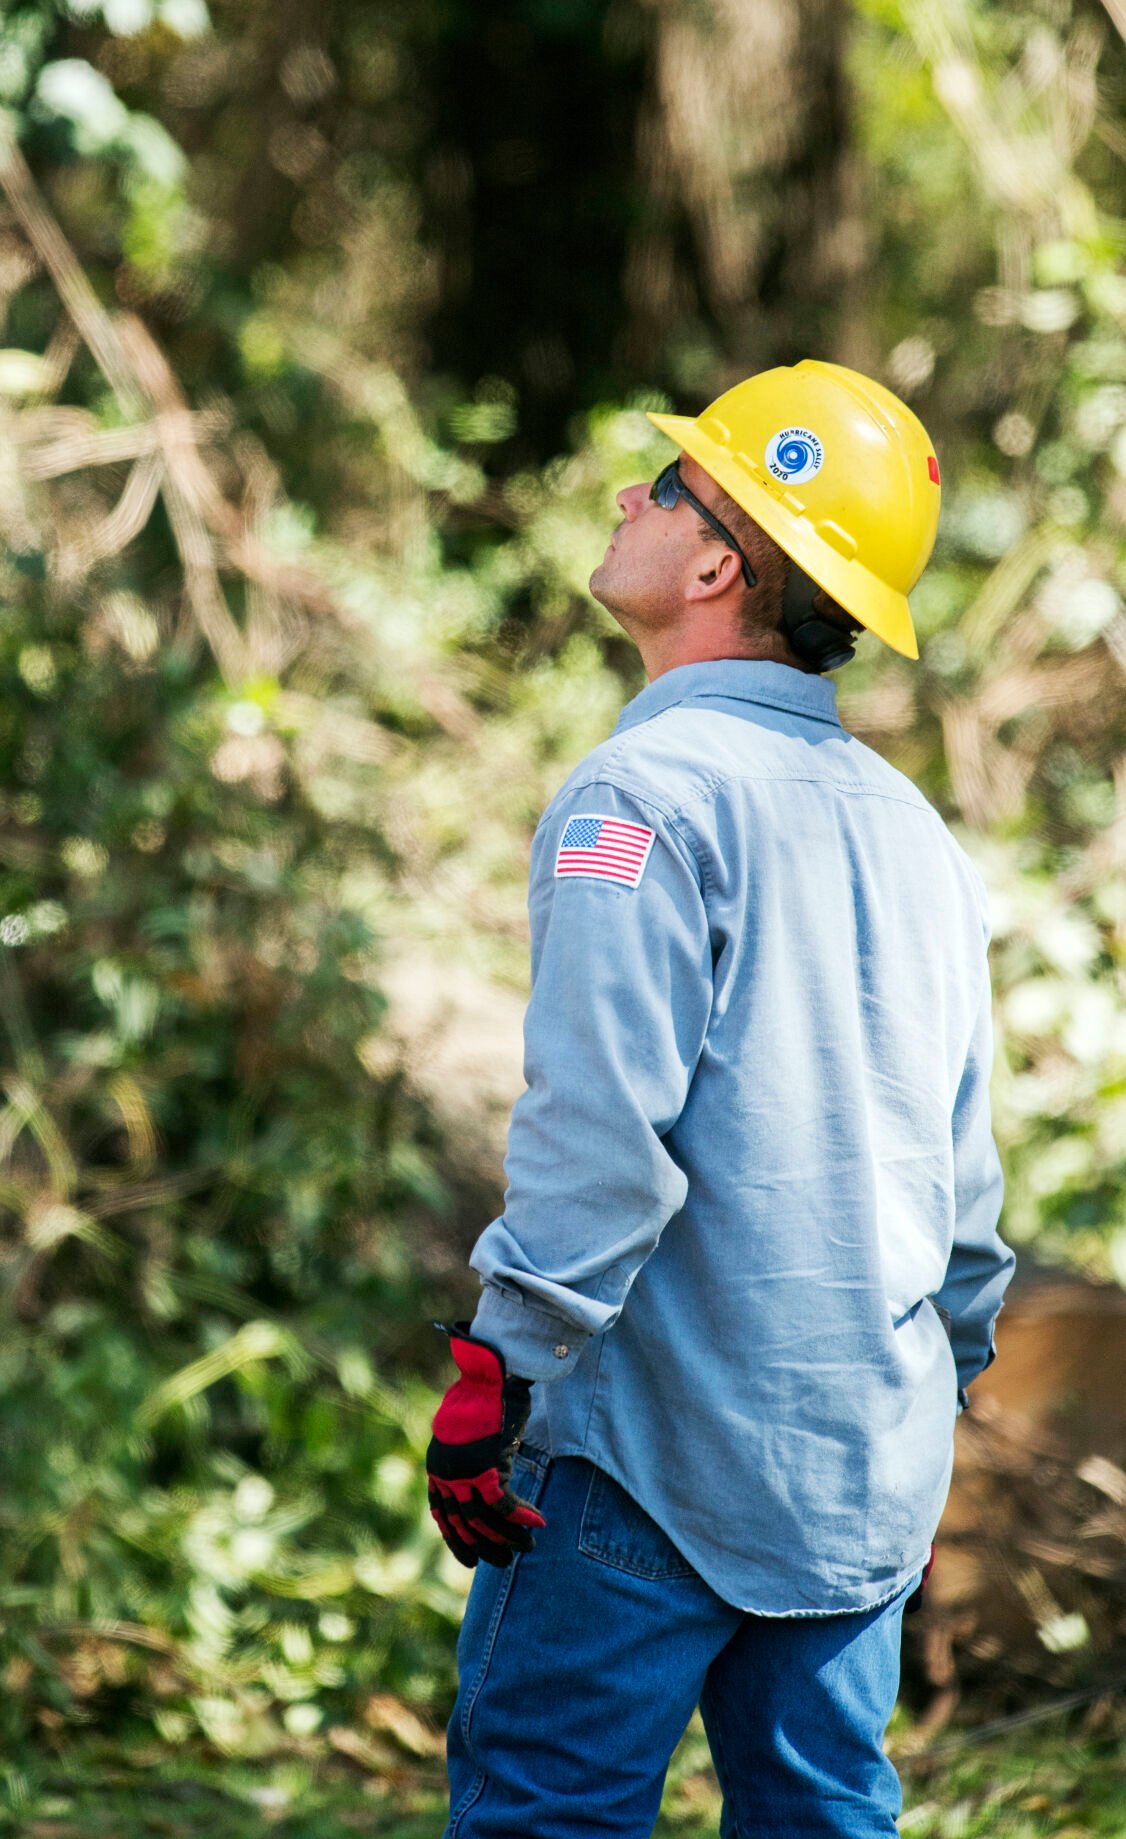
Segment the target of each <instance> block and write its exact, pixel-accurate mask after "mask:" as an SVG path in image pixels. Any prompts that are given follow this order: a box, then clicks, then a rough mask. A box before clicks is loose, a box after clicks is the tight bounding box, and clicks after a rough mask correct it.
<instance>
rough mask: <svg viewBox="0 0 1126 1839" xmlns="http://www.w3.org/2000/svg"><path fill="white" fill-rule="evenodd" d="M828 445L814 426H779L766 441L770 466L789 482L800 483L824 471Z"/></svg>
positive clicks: (776, 476)
mask: <svg viewBox="0 0 1126 1839" xmlns="http://www.w3.org/2000/svg"><path fill="white" fill-rule="evenodd" d="M824 458H825V449H824V447H822V445H821V442H820V441H819V440H818V438H817V436H816V434H814V432H813V430H812V429H811V428H780V429H779V430H778V433H777V434H775V435H772V436H771V438H770V440H768V441H767V443H766V465H767V470H768V471H769V472H772V473H773V474H774V477H775V478H776V479H781V480H782V481H783V483H784V484H786V485H801V483H802V482H803V480H805V479H812V478H813V475H814V473H819V472H820V471H821V465H822V462H823V460H824Z"/></svg>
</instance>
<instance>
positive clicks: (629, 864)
mask: <svg viewBox="0 0 1126 1839" xmlns="http://www.w3.org/2000/svg"><path fill="white" fill-rule="evenodd" d="M653 836H654V832H653V831H652V830H649V829H647V828H646V826H645V825H644V824H626V823H623V821H622V819H621V818H619V817H601V816H599V815H598V814H597V813H593V814H591V815H589V816H584V817H571V818H568V820H567V826H566V829H565V830H564V832H563V837H562V841H561V842H560V844H559V854H558V855H557V856H556V858H555V873H556V874H557V875H590V876H591V877H593V879H594V880H595V881H621V882H624V883H625V886H626V887H627V888H635V887H636V886H637V884H638V882H639V881H640V880H641V876H642V872H643V870H644V868H645V864H646V862H647V861H648V859H649V851H650V850H651V849H652V847H653Z"/></svg>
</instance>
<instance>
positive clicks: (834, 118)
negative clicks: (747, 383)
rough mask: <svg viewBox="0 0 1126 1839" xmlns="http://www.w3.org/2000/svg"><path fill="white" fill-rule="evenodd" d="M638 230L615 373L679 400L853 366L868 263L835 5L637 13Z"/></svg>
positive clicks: (842, 13)
mask: <svg viewBox="0 0 1126 1839" xmlns="http://www.w3.org/2000/svg"><path fill="white" fill-rule="evenodd" d="M648 6H649V8H650V10H651V11H652V14H653V18H654V33H653V39H652V47H651V59H652V62H651V70H650V80H649V85H648V91H647V94H646V97H645V100H644V103H643V105H642V108H641V111H640V116H639V123H638V168H639V173H640V178H641V182H642V184H643V185H644V187H645V193H646V203H645V208H644V211H643V213H642V218H641V221H640V223H639V224H638V226H637V228H636V231H635V233H634V235H633V237H632V239H631V244H630V250H629V256H628V260H627V264H626V272H625V296H626V303H627V306H628V312H629V321H628V329H627V333H626V336H625V338H624V341H623V346H622V351H623V357H624V359H625V362H626V364H627V365H628V366H629V367H630V368H633V369H637V370H639V371H640V370H644V369H645V368H646V366H647V365H648V368H649V372H650V375H652V374H653V361H654V356H655V355H656V354H657V353H660V354H661V359H662V363H661V372H662V376H661V380H662V381H663V382H666V383H667V384H671V385H672V387H673V388H679V389H683V390H685V391H688V392H690V393H692V394H696V393H698V392H699V391H701V390H704V391H713V392H714V389H715V388H717V387H726V385H727V384H728V383H729V382H733V381H734V380H735V378H736V377H737V376H738V375H741V374H744V373H745V372H747V371H748V370H756V369H759V368H762V367H763V366H765V365H768V364H772V363H786V362H792V361H793V360H794V359H796V358H798V357H801V356H807V355H810V354H811V353H813V354H818V355H824V356H837V357H844V356H846V354H849V355H851V356H852V358H853V361H858V360H859V352H858V351H857V350H856V349H854V348H853V346H854V341H852V340H851V338H850V335H849V331H848V327H849V325H850V323H854V322H855V319H856V317H857V315H856V314H855V311H853V310H851V309H850V300H855V295H856V292H857V283H858V280H859V277H860V276H861V275H862V272H863V269H864V263H865V248H866V237H865V229H864V222H863V218H862V215H861V210H860V206H859V186H858V183H857V174H856V167H855V164H854V162H853V161H852V159H851V158H850V152H849V110H848V98H847V90H846V80H845V74H844V68H843V49H844V39H845V32H846V28H847V24H848V17H849V15H848V9H846V8H843V7H840V6H837V5H835V4H834V3H833V0H756V4H754V5H753V6H749V5H747V4H745V0H703V3H701V0H648Z"/></svg>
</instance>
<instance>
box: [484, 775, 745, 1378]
mask: <svg viewBox="0 0 1126 1839" xmlns="http://www.w3.org/2000/svg"><path fill="white" fill-rule="evenodd" d="M579 820H585V822H583V821H579ZM600 824H601V826H602V828H601V829H599V828H597V827H598V826H599V825H600ZM606 824H609V825H610V828H609V829H608V830H607V829H605V825H606ZM564 834H566V837H567V841H568V844H572V843H574V844H575V845H577V846H576V847H572V848H570V849H569V850H563V849H562V845H563V839H564ZM599 837H601V845H600V846H599V844H598V842H597V840H596V839H598V838H599ZM621 840H624V841H625V844H626V849H625V853H624V854H619V853H618V848H619V842H620V841H621ZM599 847H600V853H595V852H596V851H598V850H599ZM561 850H562V853H561ZM641 850H643V851H644V852H645V853H644V860H643V865H642V867H641V873H640V877H639V878H638V879H637V880H636V884H635V885H631V882H632V880H633V877H634V875H635V874H636V871H637V864H638V860H639V855H638V852H639V851H641ZM530 905H531V917H532V992H531V999H530V1001H529V1004H528V1010H527V1014H526V1017H525V1022H524V1046H525V1054H524V1078H525V1082H526V1087H527V1089H526V1090H525V1091H524V1092H523V1093H522V1095H521V1096H520V1098H519V1099H518V1100H517V1102H516V1104H515V1106H514V1108H513V1112H512V1119H511V1124H510V1128H509V1136H508V1153H507V1156H506V1159H505V1173H506V1176H507V1183H508V1185H507V1189H506V1192H505V1199H504V1212H503V1214H502V1215H501V1217H500V1218H499V1219H497V1220H494V1221H493V1222H492V1224H491V1225H489V1226H487V1227H486V1228H485V1230H484V1232H483V1233H482V1234H481V1236H480V1238H479V1239H478V1240H477V1243H476V1245H475V1246H474V1248H473V1251H472V1253H471V1255H470V1260H469V1262H470V1265H471V1266H472V1268H473V1269H474V1270H475V1271H476V1272H477V1273H478V1275H479V1276H480V1277H481V1279H482V1281H483V1283H484V1286H485V1288H484V1293H483V1295H482V1297H481V1301H480V1305H479V1307H478V1310H477V1313H476V1316H475V1317H474V1321H473V1333H474V1334H477V1335H480V1336H482V1337H483V1338H484V1339H486V1340H489V1341H492V1342H493V1343H494V1344H496V1345H497V1346H499V1347H500V1350H501V1352H502V1353H503V1354H504V1356H505V1360H506V1363H507V1365H508V1369H509V1371H510V1372H513V1373H519V1374H521V1375H522V1376H523V1377H524V1378H526V1379H554V1378H560V1377H563V1376H564V1375H565V1374H567V1373H568V1372H569V1371H570V1370H571V1368H572V1367H573V1366H574V1365H575V1362H576V1361H577V1360H578V1357H579V1354H580V1353H581V1352H582V1349H583V1346H584V1345H585V1343H586V1342H587V1341H588V1340H589V1339H590V1337H591V1336H592V1335H597V1334H602V1333H604V1332H605V1330H606V1329H608V1328H610V1327H611V1326H612V1325H613V1323H614V1322H615V1321H616V1320H617V1318H618V1316H619V1314H620V1313H621V1310H622V1306H623V1304H624V1303H625V1300H626V1297H627V1295H628V1294H629V1290H630V1286H631V1285H632V1283H633V1281H634V1279H635V1278H636V1276H637V1273H638V1272H639V1270H640V1269H641V1267H642V1265H643V1264H644V1263H645V1260H646V1259H647V1258H648V1257H649V1255H650V1253H651V1252H652V1251H653V1249H654V1247H655V1246H656V1244H657V1242H658V1240H659V1238H660V1236H661V1233H662V1232H663V1230H664V1229H665V1227H666V1225H667V1224H668V1222H669V1220H670V1219H671V1218H672V1217H673V1215H674V1214H675V1213H677V1212H678V1211H679V1210H680V1208H681V1207H682V1206H683V1204H684V1200H685V1197H686V1194H687V1188H688V1183H687V1179H686V1177H685V1175H684V1173H683V1171H682V1170H681V1169H680V1168H679V1166H678V1165H677V1162H676V1160H675V1158H674V1156H673V1155H672V1153H671V1152H670V1149H669V1147H668V1144H667V1141H666V1139H667V1137H668V1133H669V1132H670V1131H671V1129H672V1127H673V1125H674V1124H675V1123H676V1121H677V1118H678V1117H679V1116H680V1113H681V1111H682V1109H683V1107H684V1102H685V1099H686V1097H687V1094H688V1088H689V1085H690V1083H691V1080H692V1075H693V1073H694V1071H695V1068H696V1064H697V1061H698V1059H699V1056H700V1051H701V1048H702V1046H703V1042H704V1035H705V1032H706V1029H707V1025H708V1018H709V1015H710V1013H711V1002H712V960H711V943H710V937H709V929H708V919H707V913H706V909H705V905H704V898H703V893H702V890H701V880H700V875H699V870H698V868H697V866H696V862H695V858H694V856H693V855H692V852H691V850H690V849H689V848H688V846H687V844H686V843H685V842H684V841H683V839H682V838H681V836H680V834H679V832H678V831H677V830H676V829H675V828H674V827H673V826H672V824H671V823H670V822H669V821H668V820H667V819H666V818H665V817H664V816H663V815H662V814H661V813H659V812H658V811H656V810H655V809H653V808H651V807H649V806H648V805H647V804H645V803H643V802H642V801H641V800H639V799H637V800H635V799H634V798H631V797H630V796H628V795H627V794H626V793H624V792H621V791H619V790H618V789H617V788H616V787H613V786H607V785H604V784H593V785H588V786H586V787H584V788H583V789H581V790H580V791H577V792H572V793H569V794H568V795H567V796H566V797H561V798H559V799H557V800H556V801H555V802H554V803H553V804H552V806H550V807H549V809H548V812H547V813H546V814H545V816H544V819H543V821H542V822H541V825H540V829H539V831H537V834H536V840H535V844H534V845H533V852H532V872H531V896H530Z"/></svg>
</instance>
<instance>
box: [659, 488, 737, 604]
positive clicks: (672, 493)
mask: <svg viewBox="0 0 1126 1839" xmlns="http://www.w3.org/2000/svg"><path fill="white" fill-rule="evenodd" d="M679 464H680V462H679V461H678V460H671V461H670V462H669V464H668V465H667V466H666V467H665V470H664V472H663V473H658V475H657V477H656V478H655V479H654V481H653V483H652V485H651V486H650V487H649V496H650V498H652V499H653V501H654V503H655V504H659V505H660V507H661V509H662V511H671V510H672V508H673V505H674V504H675V503H676V501H677V499H678V498H684V499H686V500H687V502H688V503H689V504H690V505H691V506H692V509H693V510H694V511H695V512H696V515H697V516H698V517H702V518H703V520H704V522H705V523H706V524H709V525H710V526H711V528H712V529H713V530H714V531H715V533H716V535H717V536H721V537H722V538H723V540H724V542H725V543H726V544H727V545H728V546H729V547H730V548H731V549H733V550H734V551H735V554H736V555H737V556H738V558H739V560H740V562H742V564H743V579H744V581H745V582H746V583H747V586H748V587H754V585H755V583H756V581H757V580H758V576H757V575H756V574H755V571H754V569H753V568H752V567H751V565H750V563H749V562H748V560H747V558H746V556H745V555H744V554H743V551H742V550H741V549H740V547H739V545H738V543H737V542H736V541H735V538H734V537H733V536H732V534H731V532H730V530H725V529H724V527H723V525H722V524H721V523H720V521H719V518H718V517H713V516H712V513H711V512H710V511H709V510H708V507H707V505H706V504H701V503H700V500H699V499H698V498H697V497H696V495H695V493H694V492H690V491H689V490H688V487H687V486H686V485H685V483H684V480H683V479H682V478H681V476H680V474H679V472H678V471H677V467H678V466H679Z"/></svg>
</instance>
